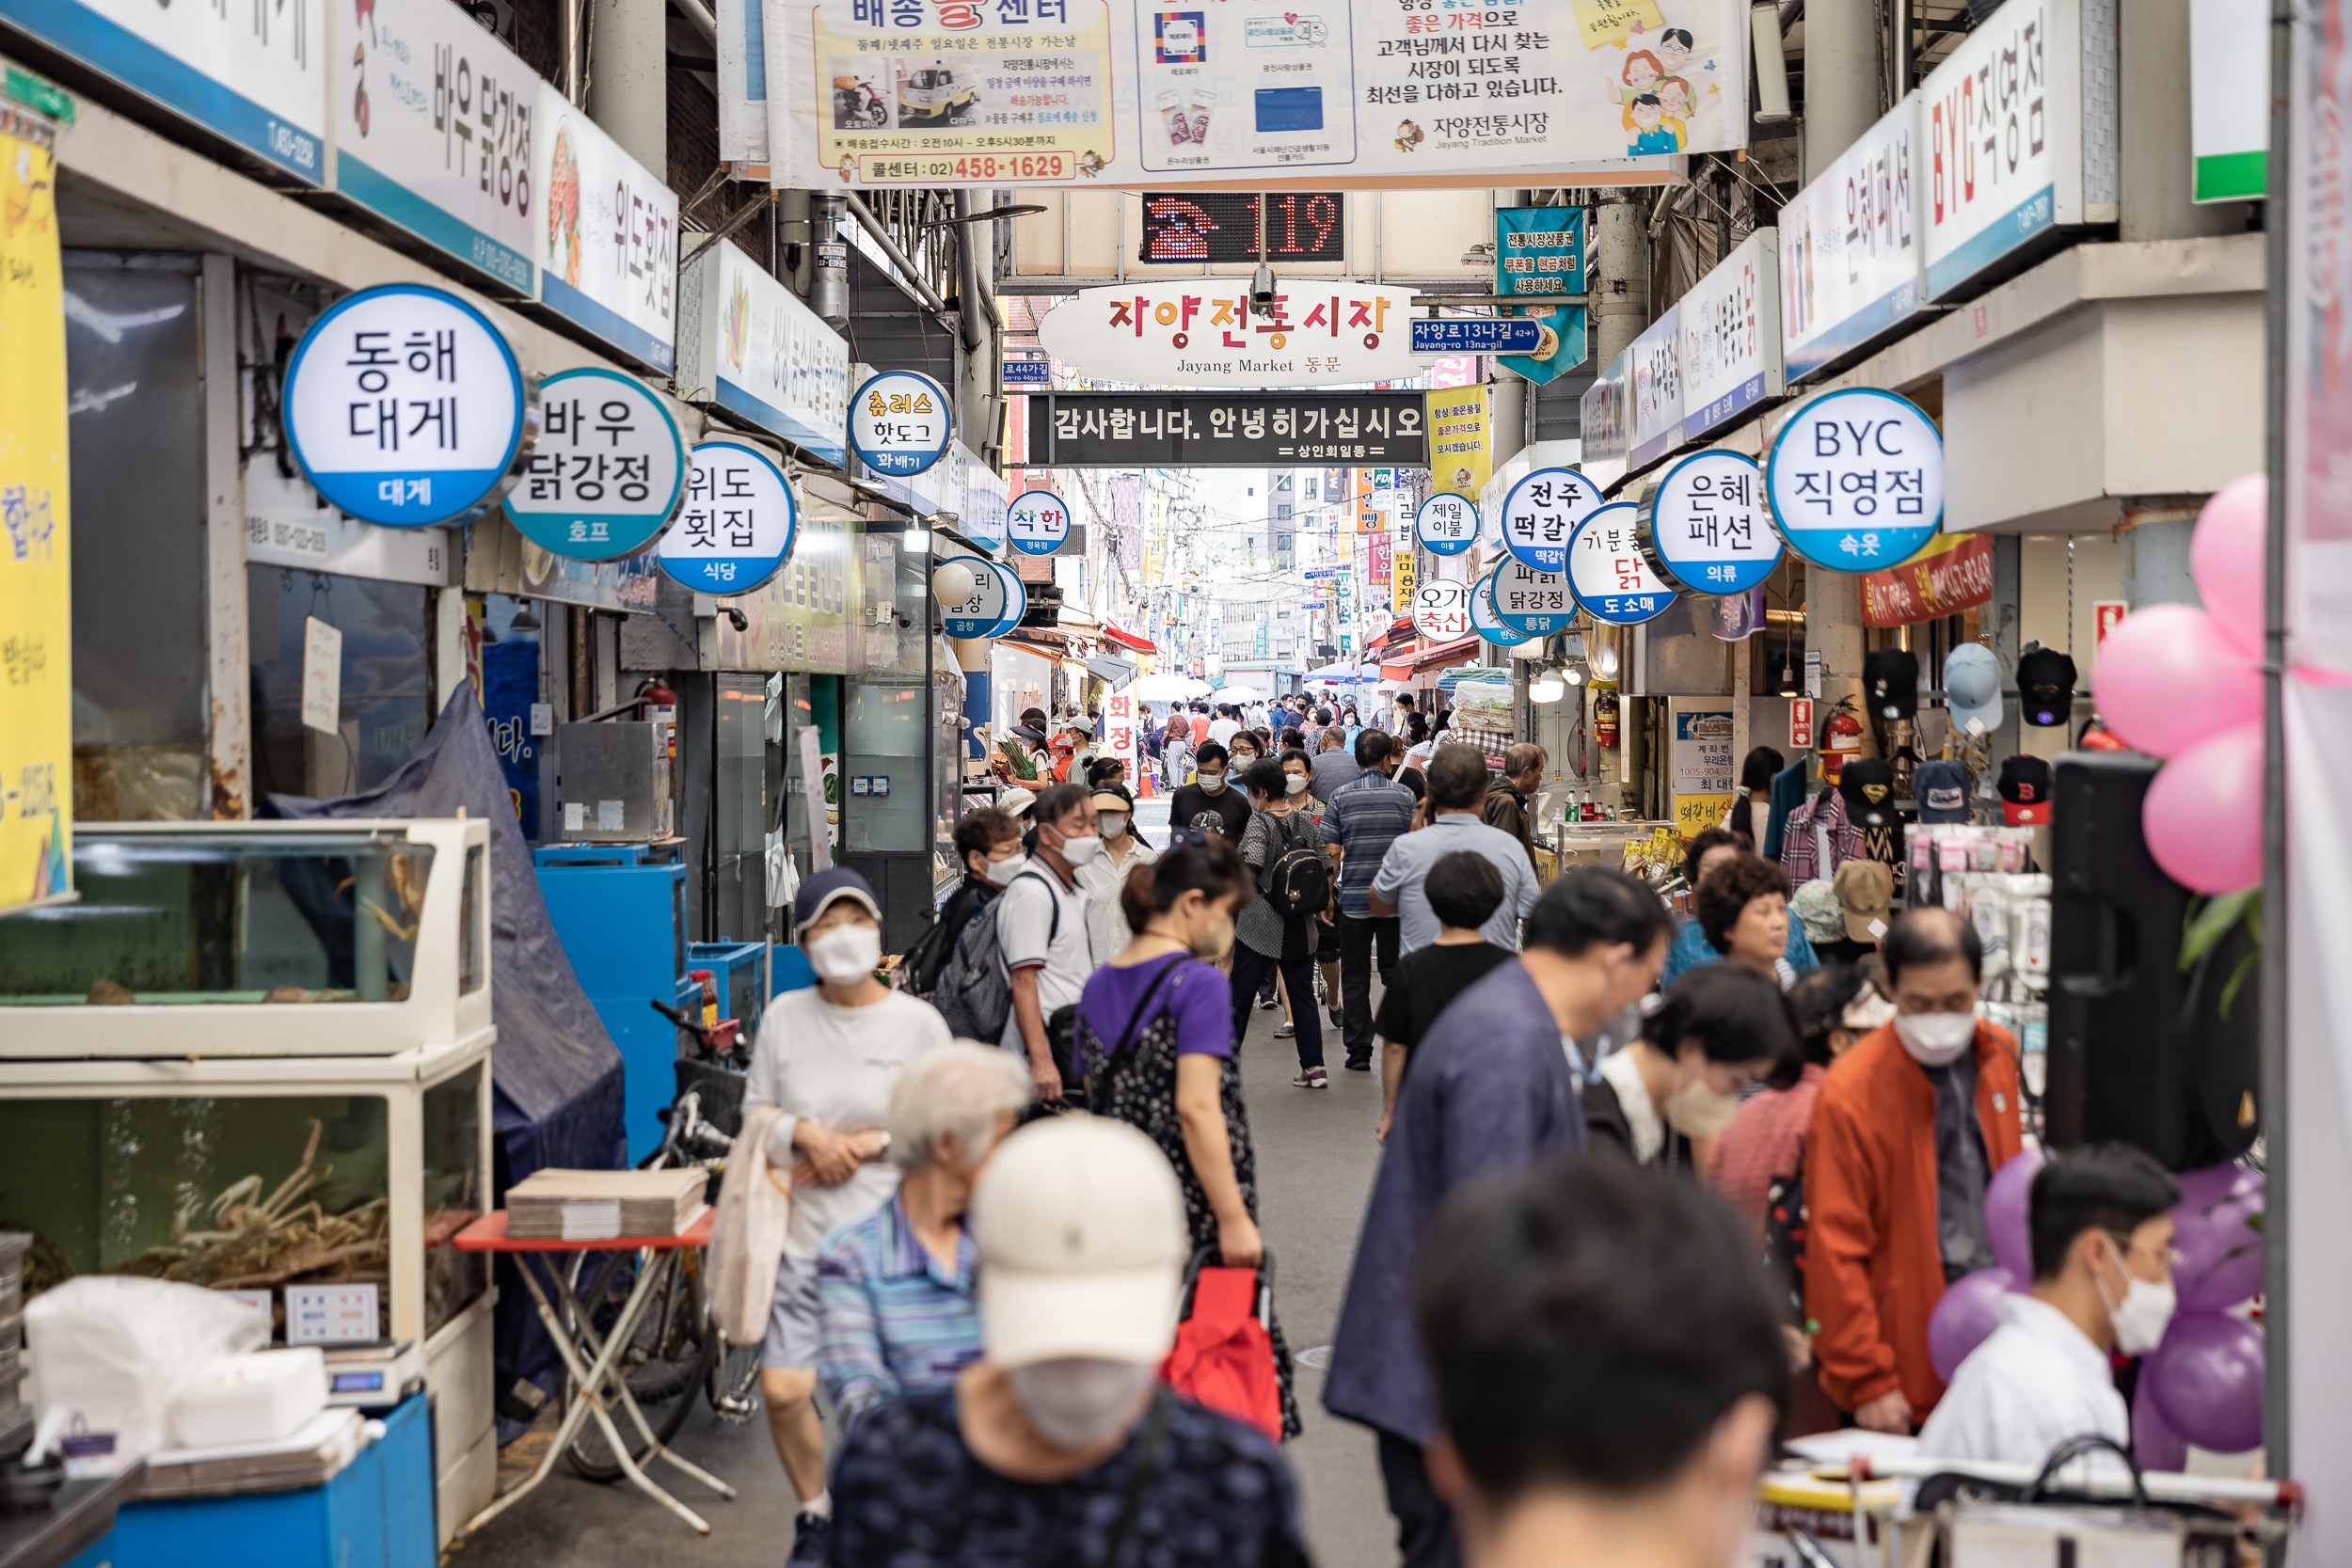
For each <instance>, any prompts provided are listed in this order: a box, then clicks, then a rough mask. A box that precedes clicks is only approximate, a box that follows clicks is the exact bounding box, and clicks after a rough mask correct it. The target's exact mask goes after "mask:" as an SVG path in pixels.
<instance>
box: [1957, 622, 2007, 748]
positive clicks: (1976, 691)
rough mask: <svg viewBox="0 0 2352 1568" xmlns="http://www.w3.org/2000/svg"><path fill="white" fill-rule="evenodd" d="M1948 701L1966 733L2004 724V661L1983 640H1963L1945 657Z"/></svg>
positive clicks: (1980, 732)
mask: <svg viewBox="0 0 2352 1568" xmlns="http://www.w3.org/2000/svg"><path fill="white" fill-rule="evenodd" d="M1944 700H1945V701H1946V702H1947V703H1949V704H1950V705H1951V708H1952V722H1953V723H1954V724H1955V725H1957V726H1958V727H1959V729H1960V732H1961V733H1962V734H1963V735H1983V734H1985V733H1986V732H1987V731H1989V730H1995V729H1998V728H2000V725H2001V661H2000V660H1999V659H1997V658H1994V657H1993V650H1992V649H1990V648H1988V647H1986V646H1985V645H1984V644H1983V643H1981V642H1963V643H1962V644H1961V645H1960V646H1959V647H1957V648H1954V649H1953V650H1952V651H1951V652H1950V653H1948V654H1947V655H1945V656H1944Z"/></svg>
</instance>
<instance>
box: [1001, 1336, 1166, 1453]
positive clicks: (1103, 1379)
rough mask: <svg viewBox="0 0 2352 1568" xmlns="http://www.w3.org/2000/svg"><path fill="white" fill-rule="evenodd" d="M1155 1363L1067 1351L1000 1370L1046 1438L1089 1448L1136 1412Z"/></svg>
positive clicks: (1068, 1446) (1061, 1444) (1067, 1446)
mask: <svg viewBox="0 0 2352 1568" xmlns="http://www.w3.org/2000/svg"><path fill="white" fill-rule="evenodd" d="M1157 1371H1158V1369H1157V1368H1155V1367H1153V1366H1152V1365H1151V1364H1150V1363H1148V1362H1134V1361H1105V1360H1102V1359H1100V1358H1097V1357H1094V1356H1069V1357H1065V1358H1063V1359H1061V1360H1057V1361H1039V1362H1036V1363H1034V1364H1032V1365H1030V1366H1026V1367H1015V1368H1012V1369H1010V1370H1008V1371H1007V1372H1006V1373H1005V1379H1006V1381H1007V1382H1009V1383H1010V1384H1011V1385H1012V1393H1013V1398H1015V1399H1017V1400H1019V1401H1020V1402H1021V1408H1022V1409H1023V1410H1024V1411H1025V1412H1027V1414H1028V1418H1029V1424H1030V1425H1031V1426H1033V1427H1035V1428H1037V1430H1038V1432H1039V1433H1040V1434H1041V1436H1043V1437H1044V1438H1045V1440H1046V1441H1047V1442H1049V1443H1052V1444H1054V1445H1055V1446H1056V1447H1057V1448H1063V1449H1089V1448H1092V1447H1093V1446H1094V1445H1095V1444H1097V1443H1100V1442H1101V1441H1103V1439H1104V1438H1105V1437H1108V1436H1109V1435H1110V1434H1111V1433H1114V1432H1117V1431H1118V1430H1119V1427H1120V1422H1122V1421H1124V1420H1125V1419H1126V1418H1128V1417H1130V1416H1132V1415H1134V1414H1135V1409H1136V1402H1137V1401H1139V1400H1140V1399H1142V1397H1143V1394H1144V1390H1146V1389H1148V1388H1150V1387H1151V1386H1152V1379H1153V1377H1154V1376H1156V1375H1157Z"/></svg>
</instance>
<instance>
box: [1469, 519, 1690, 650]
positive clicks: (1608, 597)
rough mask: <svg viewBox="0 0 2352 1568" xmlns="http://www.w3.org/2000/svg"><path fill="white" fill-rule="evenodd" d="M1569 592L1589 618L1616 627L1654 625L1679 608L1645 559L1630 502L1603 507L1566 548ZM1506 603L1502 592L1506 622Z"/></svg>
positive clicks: (1498, 593)
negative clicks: (1670, 608)
mask: <svg viewBox="0 0 2352 1568" xmlns="http://www.w3.org/2000/svg"><path fill="white" fill-rule="evenodd" d="M1568 587H1569V589H1570V591H1571V592H1573V593H1574V594H1575V595H1576V602H1577V604H1578V605H1579V606H1580V607H1581V609H1582V610H1584V611H1585V612H1586V613H1587V614H1589V615H1591V616H1592V617H1593V618H1594V619H1595V620H1597V621H1606V622H1607V623H1609V624H1610V625H1611V626H1640V625H1641V624H1642V623H1643V622H1645V621H1651V620H1655V619H1657V618H1658V617H1659V616H1661V615H1663V614H1664V613H1665V612H1666V607H1667V606H1668V605H1670V604H1672V603H1674V602H1675V594H1674V590H1673V589H1672V588H1669V587H1668V586H1666V584H1664V583H1663V582H1661V581H1660V580H1659V579H1658V574H1657V573H1655V572H1653V571H1651V570H1650V568H1649V562H1647V561H1645V560H1644V559H1643V558H1642V546H1641V540H1640V537H1639V531H1638V530H1637V529H1636V527H1635V518H1634V507H1633V503H1632V502H1631V501H1616V502H1613V504H1611V505H1608V506H1604V507H1602V508H1601V509H1600V510H1599V511H1597V512H1595V513H1593V514H1592V515H1589V516H1587V517H1586V518H1585V519H1584V520H1583V521H1582V522H1581V523H1579V524H1577V526H1576V535H1575V538H1574V539H1573V540H1571V541H1570V544H1569V547H1568ZM1496 602H1497V605H1498V608H1502V609H1504V613H1505V614H1506V616H1507V615H1508V613H1509V611H1508V609H1507V607H1503V606H1502V590H1501V589H1500V588H1498V589H1497V591H1496Z"/></svg>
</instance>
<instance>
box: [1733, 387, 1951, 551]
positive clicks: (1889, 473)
mask: <svg viewBox="0 0 2352 1568" xmlns="http://www.w3.org/2000/svg"><path fill="white" fill-rule="evenodd" d="M1764 477H1765V493H1766V495H1767V496H1768V497H1769V498H1770V499H1771V501H1772V520H1773V521H1774V522H1775V523H1776V524H1777V525H1778V526H1779V529H1780V536H1781V537H1782V538H1783V539H1785V540H1787V541H1788V547H1789V548H1790V549H1792V550H1794V551H1795V552H1796V553H1797V554H1798V555H1800V556H1802V557H1804V559H1805V560H1806V561H1808V562H1812V563H1813V564H1814V565H1816V566H1826V567H1828V568H1829V569H1830V570H1832V571H1835V572H1867V571H1871V570H1874V569H1876V568H1878V567H1882V566H1893V565H1897V564H1899V563H1900V562H1905V561H1908V560H1910V559H1911V558H1912V557H1913V556H1914V555H1915V554H1917V553H1918V551H1919V547H1920V546H1923V545H1925V544H1926V543H1927V542H1928V540H1929V539H1930V538H1931V537H1932V536H1933V535H1934V533H1935V531H1936V527H1937V525H1938V524H1939V523H1940V522H1942V520H1943V517H1944V437H1943V436H1942V434H1941V433H1940V432H1939V431H1937V429H1936V428H1935V425H1934V423H1933V422H1932V421H1931V420H1929V418H1928V417H1927V415H1926V414H1924V413H1922V412H1920V410H1919V406H1918V405H1917V404H1915V403H1913V402H1911V400H1910V399H1908V398H1901V397H1898V396H1896V395H1895V394H1894V393H1892V392H1883V391H1880V390H1878V389H1877V388H1868V387H1855V388H1848V389H1846V390H1844V391H1839V392H1830V393H1828V394H1826V395H1824V396H1821V397H1819V398H1816V399H1814V400H1813V401H1812V402H1810V403H1807V404H1804V405H1803V406H1802V407H1800V408H1798V409H1797V411H1796V412H1795V413H1794V414H1792V415H1790V416H1789V418H1788V422H1787V423H1785V424H1783V425H1782V426H1781V427H1780V434H1779V435H1777V436H1774V437H1773V438H1772V456H1771V459H1770V461H1769V463H1768V464H1767V466H1766V468H1765V476H1764Z"/></svg>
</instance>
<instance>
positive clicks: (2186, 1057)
mask: <svg viewBox="0 0 2352 1568" xmlns="http://www.w3.org/2000/svg"><path fill="white" fill-rule="evenodd" d="M2159 766H2160V765H2159V764H2158V762H2157V761H2156V759H2155V758H2153V757H2147V756H2141V755H2140V754H2138V753H2137V752H2067V753H2066V754H2065V755H2064V756H2061V757H2060V758H2059V759H2058V766H2057V768H2056V770H2055V771H2056V782H2055V786H2054V793H2053V800H2054V801H2055V809H2054V812H2053V814H2052V821H2051V853H2050V859H2051V866H2050V876H2051V884H2052V886H2051V923H2050V990H2049V997H2050V1034H2049V1064H2048V1066H2049V1076H2048V1080H2047V1084H2046V1085H2045V1089H2044V1093H2043V1112H2044V1116H2045V1118H2046V1125H2047V1135H2048V1140H2049V1142H2050V1144H2051V1145H2052V1146H2053V1147H2055V1148H2073V1147H2074V1146H2076V1145H2078V1144H2085V1143H2096V1142H2100V1141H2103V1140H2106V1139H2110V1138H2112V1139H2120V1140H2122V1141H2123V1142H2125V1143H2130V1144H2136V1145H2137V1146H2138V1147H2139V1148H2144V1149H2146V1150H2147V1151H2148V1152H2149V1153H2151V1154H2153V1155H2154V1156H2155V1157H2156V1158H2157V1159H2158V1160H2160V1161H2162V1162H2163V1163H2164V1164H2165V1165H2166V1166H2167V1167H2168V1168H2169V1169H2172V1170H2194V1169H2197V1168H2199V1167H2200V1166H2203V1165H2210V1164H2216V1163H2217V1162H2219V1161H2222V1160H2226V1159H2230V1158H2232V1157H2233V1156H2235V1155H2238V1154H2241V1153H2243V1152H2245V1150H2246V1148H2247V1146H2248V1145H2249V1144H2250V1143H2252V1142H2253V1140H2254V1136H2255V1134H2256V1133H2257V1132H2260V1131H2261V1120H2260V1117H2259V1115H2258V1114H2257V1107H2256V1101H2255V1098H2254V1097H2255V1088H2256V1080H2257V1073H2258V1066H2257V1053H2256V1041H2257V1037H2258V1033H2259V1031H2258V1027H2257V1012H2256V1009H2257V1006H2258V1003H2257V987H2256V986H2255V984H2254V982H2253V978H2252V973H2251V972H2252V965H2251V963H2250V962H2249V955H2250V954H2251V953H2252V952H2253V944H2252V939H2251V936H2250V934H2249V931H2248V930H2247V928H2246V927H2245V926H2244V925H2242V924H2241V925H2240V926H2239V927H2237V928H2236V929H2235V930H2233V932H2232V933H2231V934H2230V935H2229V936H2228V937H2227V938H2225V939H2224V940H2223V941H2222V942H2219V943H2218V944H2217V946H2215V947H2214V948H2213V949H2212V950H2211V951H2210V952H2208V953H2206V954H2205V955H2204V956H2203V957H2202V958H2201V959H2200V960H2199V961H2198V962H2196V963H2195V964H2192V965H2190V966H2188V967H2187V968H2185V969H2184V968H2183V966H2182V964H2181V962H2180V953H2181V945H2182V939H2183V937H2184V936H2185V933H2186V928H2187V923H2188V919H2189V915H2190V911H2191V897H2192V895H2190V893H2189V891H2188V890H2187V889H2186V888H2185V887H2183V886H2181V884H2180V883H2178V882H2176V881H2174V880H2172V879H2171V878H2169V877H2168V876H2166V875H2165V874H2164V873H2163V872H2162V871H2161V870H2159V869H2158V868H2157V866H2156V863H2155V861H2154V860H2153V858H2151V856H2150V855H2149V853H2148V846H2147V842H2146V840H2145V839H2143V838H2142V837H2141V836H2140V829H2139V807H2140V801H2141V800H2142V799H2143V798H2144V797H2145V796H2146V795H2147V793H2148V784H2149V781H2150V780H2152V779H2153V778H2154V777H2155V773H2156V768H2158V767H2159ZM2233 981H2234V982H2235V983H2234V984H2233ZM2225 993H2226V995H2225Z"/></svg>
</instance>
